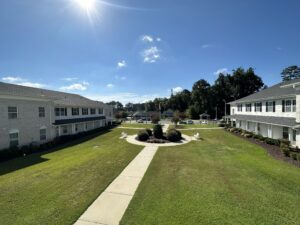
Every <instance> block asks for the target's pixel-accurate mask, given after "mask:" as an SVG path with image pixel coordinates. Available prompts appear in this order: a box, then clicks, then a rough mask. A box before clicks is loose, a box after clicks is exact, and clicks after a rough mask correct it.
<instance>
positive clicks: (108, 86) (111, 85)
mask: <svg viewBox="0 0 300 225" xmlns="http://www.w3.org/2000/svg"><path fill="white" fill-rule="evenodd" d="M106 87H107V88H114V87H115V85H113V84H107V85H106Z"/></svg>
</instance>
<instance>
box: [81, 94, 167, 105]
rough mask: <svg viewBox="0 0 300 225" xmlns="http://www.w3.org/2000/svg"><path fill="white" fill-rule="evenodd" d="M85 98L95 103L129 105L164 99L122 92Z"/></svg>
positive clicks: (151, 95)
mask: <svg viewBox="0 0 300 225" xmlns="http://www.w3.org/2000/svg"><path fill="white" fill-rule="evenodd" d="M86 97H87V98H90V99H93V100H97V101H103V102H110V101H116V100H118V101H120V102H122V103H123V104H126V103H128V102H131V103H144V102H147V101H150V100H153V99H155V98H159V97H165V96H160V95H159V94H147V95H139V94H137V93H131V92H123V93H115V94H111V95H90V96H86Z"/></svg>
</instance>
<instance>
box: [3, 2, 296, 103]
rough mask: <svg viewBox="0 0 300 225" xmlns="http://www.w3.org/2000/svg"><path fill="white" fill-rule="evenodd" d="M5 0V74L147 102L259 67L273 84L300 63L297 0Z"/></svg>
mask: <svg viewBox="0 0 300 225" xmlns="http://www.w3.org/2000/svg"><path fill="white" fill-rule="evenodd" d="M78 1H93V0H26V1H25V0H9V1H8V0H7V1H5V0H3V1H0V79H1V80H2V81H5V82H11V83H17V84H23V85H29V86H37V87H44V88H48V89H54V90H63V91H68V92H72V93H79V94H81V95H84V96H87V97H91V98H93V99H98V100H101V101H105V102H106V101H110V100H113V99H114V100H119V101H121V102H123V103H126V102H129V101H131V102H143V101H146V100H149V99H152V98H155V97H164V96H169V95H170V89H171V88H174V89H175V90H180V89H182V88H187V89H191V87H192V85H193V83H194V82H195V81H197V80H199V79H206V80H207V81H209V82H210V83H213V82H214V80H215V78H216V75H215V73H216V72H217V71H220V70H221V71H222V70H227V71H231V70H232V69H234V68H237V67H239V66H242V67H245V68H246V67H249V66H252V67H254V68H255V70H256V73H257V74H259V75H260V76H261V77H262V78H263V80H264V82H265V83H266V84H267V85H272V84H274V83H276V82H279V81H280V72H281V70H282V69H283V68H284V67H287V66H289V65H293V64H298V65H299V64H300V63H299V59H300V44H299V37H300V35H299V34H300V30H299V27H300V18H299V17H300V14H299V11H298V9H299V7H300V1H297V0H294V1H292V0H278V1H267V0H265V1H262V0H248V1H246V0H226V1H225V0H223V1H221V0H218V1H217V0H151V1H150V0H147V1H146V0H144V1H142V0H106V1H100V0H95V4H94V7H93V6H92V7H89V10H86V8H84V7H81V5H80V2H78Z"/></svg>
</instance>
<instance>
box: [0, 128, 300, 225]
mask: <svg viewBox="0 0 300 225" xmlns="http://www.w3.org/2000/svg"><path fill="white" fill-rule="evenodd" d="M134 128H138V126H134ZM122 132H126V133H127V134H128V135H133V134H136V132H137V130H136V129H128V128H127V129H123V128H115V129H112V130H111V131H109V132H107V133H103V134H100V135H99V136H97V137H94V138H91V139H89V140H82V142H78V143H77V142H75V143H70V145H68V146H64V147H62V148H61V149H60V150H57V151H53V152H45V153H43V154H33V155H29V156H27V157H24V158H18V159H14V160H11V161H8V162H5V163H2V164H0V172H1V177H0V193H1V194H0V195H1V202H0V208H1V212H0V214H1V215H0V217H1V221H2V223H3V224H7V225H10V224H30V225H34V224H70V225H71V224H74V223H75V222H76V221H77V219H78V218H79V217H80V216H81V215H82V214H83V213H84V212H85V210H86V209H87V208H88V207H89V206H90V205H91V204H92V203H93V202H94V201H95V199H97V197H98V196H99V195H101V193H102V192H103V191H104V190H105V189H106V188H107V187H108V186H109V185H110V184H111V183H112V182H113V180H114V179H115V178H116V177H118V176H119V174H120V173H121V172H122V171H123V170H124V168H125V167H126V166H127V165H128V164H129V163H130V162H131V161H132V160H133V159H134V158H135V156H137V155H138V154H139V153H140V151H141V150H142V149H143V146H138V145H132V144H129V143H128V142H127V141H126V140H125V139H120V135H121V133H122ZM195 132H198V133H199V134H200V137H201V140H200V141H191V142H189V143H187V144H184V145H179V146H172V147H159V148H158V150H157V153H156V154H155V155H154V157H153V160H152V162H151V163H150V165H149V168H148V170H147V171H146V173H145V176H144V177H143V178H142V180H141V183H140V184H139V186H138V188H137V191H136V192H135V194H134V196H133V199H132V200H131V202H130V203H129V205H128V208H127V210H126V212H125V214H124V216H123V218H122V220H121V222H120V224H123V225H125V224H136V225H141V224H172V225H174V224H187V225H189V224H297V223H298V222H299V220H300V212H299V207H300V189H299V186H300V180H299V168H297V167H295V166H293V165H290V164H287V163H285V162H282V161H278V160H276V159H274V158H272V157H270V156H269V155H267V153H266V152H265V150H264V149H262V148H261V147H259V146H257V145H255V144H252V143H250V142H247V141H246V140H242V139H240V138H239V137H236V136H234V135H232V134H230V133H228V132H226V131H224V130H222V129H207V127H204V129H203V128H201V127H200V128H198V129H196V130H195V129H193V130H182V133H183V134H185V135H188V136H193V135H194V134H195ZM22 165H23V167H22Z"/></svg>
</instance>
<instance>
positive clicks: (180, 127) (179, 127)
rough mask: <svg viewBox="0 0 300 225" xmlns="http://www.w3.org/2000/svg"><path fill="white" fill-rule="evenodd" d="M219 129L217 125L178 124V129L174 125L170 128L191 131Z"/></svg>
mask: <svg viewBox="0 0 300 225" xmlns="http://www.w3.org/2000/svg"><path fill="white" fill-rule="evenodd" d="M214 127H218V125H217V124H215V123H210V124H178V125H177V126H176V127H175V126H174V125H170V128H176V129H191V128H195V129H197V128H214Z"/></svg>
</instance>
